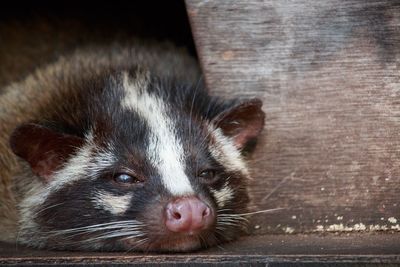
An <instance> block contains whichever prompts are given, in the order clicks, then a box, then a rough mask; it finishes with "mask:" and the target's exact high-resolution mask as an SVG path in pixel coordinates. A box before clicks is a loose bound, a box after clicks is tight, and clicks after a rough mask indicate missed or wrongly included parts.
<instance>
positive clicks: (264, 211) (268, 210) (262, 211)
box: [236, 208, 286, 216]
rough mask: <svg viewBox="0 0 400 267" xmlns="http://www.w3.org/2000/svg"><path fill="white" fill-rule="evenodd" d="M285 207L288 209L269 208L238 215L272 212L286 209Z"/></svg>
mask: <svg viewBox="0 0 400 267" xmlns="http://www.w3.org/2000/svg"><path fill="white" fill-rule="evenodd" d="M284 209H286V208H274V209H267V210H258V211H253V212H247V213H241V214H236V215H240V216H249V215H254V214H259V213H270V212H275V211H278V210H284Z"/></svg>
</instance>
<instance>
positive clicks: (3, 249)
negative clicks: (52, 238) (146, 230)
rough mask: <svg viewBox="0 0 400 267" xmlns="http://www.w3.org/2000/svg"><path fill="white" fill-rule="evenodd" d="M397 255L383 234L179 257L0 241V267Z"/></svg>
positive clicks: (267, 262) (351, 259) (358, 262)
mask: <svg viewBox="0 0 400 267" xmlns="http://www.w3.org/2000/svg"><path fill="white" fill-rule="evenodd" d="M399 252H400V245H399V242H398V236H394V235H389V234H379V235H366V234H351V235H347V234H346V235H333V234H330V235H316V234H312V235H269V236H251V237H245V238H242V239H241V240H239V241H238V242H234V243H230V244H224V245H222V247H216V248H211V249H208V250H202V251H198V252H191V253H185V254H173V253H172V254H159V253H157V254H155V253H145V254H144V253H134V252H129V253H126V252H115V253H104V252H71V251H40V250H33V249H29V248H24V247H18V248H16V247H14V246H11V247H10V246H9V244H5V243H1V242H0V265H1V266H4V265H7V264H9V265H10V266H11V265H12V264H14V266H15V265H18V266H31V265H32V264H33V263H34V264H36V265H40V266H42V265H49V266H71V265H72V266H78V265H85V266H87V265H90V266H92V265H101V266H105V265H106V266H131V265H139V266H159V265H160V264H162V266H310V265H311V266H321V264H323V266H364V267H365V266H371V267H372V266H396V265H395V264H400V256H398V255H399ZM366 263H368V264H369V265H365V264H366ZM373 263H375V264H373ZM285 264H286V265H285Z"/></svg>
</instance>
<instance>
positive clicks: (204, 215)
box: [202, 207, 211, 217]
mask: <svg viewBox="0 0 400 267" xmlns="http://www.w3.org/2000/svg"><path fill="white" fill-rule="evenodd" d="M210 213H211V211H210V208H209V207H207V208H206V209H204V211H203V214H202V216H203V217H207V216H208V215H210Z"/></svg>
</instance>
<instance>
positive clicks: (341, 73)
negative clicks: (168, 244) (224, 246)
mask: <svg viewBox="0 0 400 267" xmlns="http://www.w3.org/2000/svg"><path fill="white" fill-rule="evenodd" d="M186 5H187V10H188V14H189V17H190V20H191V24H192V29H193V32H194V36H195V42H196V46H197V49H198V53H199V56H200V61H201V63H202V67H203V70H204V73H205V78H206V82H207V85H208V87H209V88H210V90H211V91H212V92H213V93H216V94H219V95H223V96H240V97H254V96H257V97H259V98H261V99H262V100H263V102H264V107H263V108H264V111H265V112H266V114H267V117H266V127H265V129H264V132H263V135H262V137H261V138H260V141H259V146H258V148H257V150H256V153H255V154H254V155H253V157H252V160H251V162H250V165H251V168H252V170H253V173H254V178H255V179H254V180H253V181H251V182H250V193H251V196H252V203H251V209H252V210H263V209H270V208H277V207H283V208H285V209H284V210H280V211H277V212H275V213H266V214H264V215H262V214H259V215H255V216H253V218H252V227H253V233H254V234H261V233H298V232H327V231H333V232H337V231H338V232H343V231H345V232H347V231H348V232H352V231H385V232H386V231H399V230H400V224H399V222H400V204H399V193H400V160H399V159H400V105H399V104H400V76H399V74H400V72H399V65H400V56H399V55H400V53H399V52H400V6H399V3H398V1H362V0H351V1H340V0H322V1H307V0H299V1H289V0H286V1H273V0H262V1H255V0H252V1H199V0H186Z"/></svg>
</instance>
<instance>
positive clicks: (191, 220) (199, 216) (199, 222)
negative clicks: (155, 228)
mask: <svg viewBox="0 0 400 267" xmlns="http://www.w3.org/2000/svg"><path fill="white" fill-rule="evenodd" d="M165 212H166V221H165V225H166V226H167V228H168V229H169V230H170V231H172V232H188V233H193V232H195V231H198V230H202V229H207V228H208V227H210V226H211V225H212V223H213V221H214V215H213V212H212V210H211V209H210V207H208V206H207V205H206V204H205V203H204V202H203V201H201V200H200V199H198V198H197V197H184V198H178V199H177V200H175V201H173V202H170V203H168V205H167V207H166V210H165Z"/></svg>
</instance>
